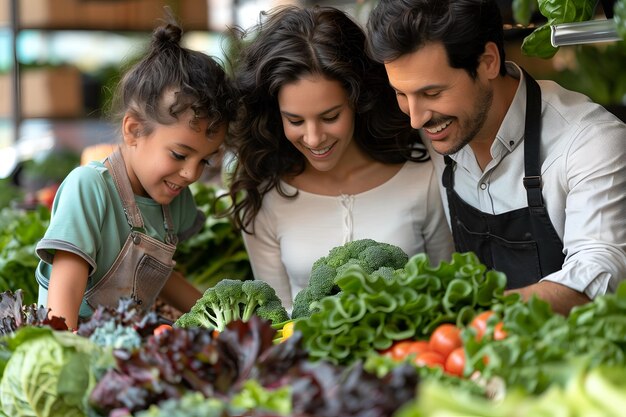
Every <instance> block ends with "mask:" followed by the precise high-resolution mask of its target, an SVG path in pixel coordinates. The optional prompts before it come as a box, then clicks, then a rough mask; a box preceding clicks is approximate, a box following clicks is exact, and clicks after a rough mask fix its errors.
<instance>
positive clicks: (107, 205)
mask: <svg viewBox="0 0 626 417" xmlns="http://www.w3.org/2000/svg"><path fill="white" fill-rule="evenodd" d="M135 201H136V203H137V206H138V208H139V210H140V211H141V215H142V217H143V221H144V227H145V233H146V234H148V235H150V236H152V237H154V238H157V239H159V240H161V241H165V223H164V219H163V211H162V208H161V205H160V204H158V203H157V202H156V201H154V200H152V199H151V198H147V197H141V196H137V195H136V196H135ZM170 211H171V215H172V222H173V223H174V233H175V234H176V235H178V239H179V242H181V241H183V240H186V239H187V238H189V237H190V236H192V235H193V234H195V233H196V232H198V231H199V230H200V228H201V227H202V225H203V222H204V215H203V214H202V212H201V211H199V210H198V209H197V208H196V204H195V202H194V199H193V196H192V194H191V191H190V190H189V189H188V188H186V189H185V190H183V192H181V193H180V194H179V195H178V196H177V197H176V198H175V199H174V200H173V201H172V202H171V203H170ZM129 234H130V225H129V224H128V221H127V219H126V215H125V214H124V209H123V207H122V201H121V199H120V196H119V194H118V192H117V189H116V188H115V184H114V182H113V177H111V174H110V173H109V171H108V169H107V168H106V166H105V165H104V164H103V163H102V162H91V163H89V164H88V165H85V166H82V167H78V168H75V169H74V170H73V171H72V172H70V173H69V175H68V176H67V177H66V178H65V180H64V181H63V183H62V184H61V186H60V187H59V189H58V191H57V195H56V198H55V201H54V205H53V207H52V217H51V219H50V225H49V227H48V229H47V230H46V233H45V235H44V236H43V238H42V239H41V240H40V241H39V243H38V244H37V247H36V251H37V255H38V256H39V258H40V259H41V260H40V262H39V265H38V267H37V270H36V272H35V276H36V279H37V282H38V283H39V287H40V290H39V291H40V295H39V304H42V305H47V288H48V282H49V281H50V273H51V270H52V265H51V264H52V259H53V257H54V252H55V251H56V250H64V251H67V252H72V253H75V254H76V255H78V256H80V257H82V258H83V259H84V260H85V261H86V262H87V263H88V264H89V266H90V268H89V278H88V281H87V288H88V289H89V288H91V287H93V286H94V285H95V284H96V283H97V282H98V281H99V280H100V279H101V278H102V277H103V276H104V275H105V274H106V273H107V271H108V270H109V269H110V268H111V265H113V262H114V261H115V259H116V258H117V256H118V254H119V253H120V251H121V250H122V247H123V246H124V243H125V242H126V238H127V237H128V235H129ZM91 313H92V311H91V309H90V308H89V306H88V305H87V303H86V302H85V301H84V300H83V303H82V305H81V309H80V313H79V315H80V316H81V317H88V316H89V315H91Z"/></svg>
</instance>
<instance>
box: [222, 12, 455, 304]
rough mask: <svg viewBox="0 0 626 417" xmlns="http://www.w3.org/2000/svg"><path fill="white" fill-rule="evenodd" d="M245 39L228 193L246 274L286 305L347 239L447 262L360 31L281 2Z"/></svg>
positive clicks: (443, 230)
mask: <svg viewBox="0 0 626 417" xmlns="http://www.w3.org/2000/svg"><path fill="white" fill-rule="evenodd" d="M252 33H253V35H256V37H255V38H254V40H253V42H252V43H251V44H250V45H249V46H248V47H247V48H245V49H244V51H243V54H242V55H241V59H240V61H239V62H237V63H236V68H237V77H236V78H237V87H238V89H239V92H240V93H241V96H240V103H239V104H240V106H241V108H242V109H243V111H242V113H241V114H242V117H241V118H240V119H238V120H237V122H236V123H235V125H234V126H233V127H234V129H233V137H232V139H233V140H234V147H235V149H236V153H237V164H236V168H235V172H234V176H233V179H232V182H231V197H232V198H233V199H234V200H237V204H236V205H235V206H234V208H233V214H234V217H235V221H236V222H237V225H238V226H239V227H240V228H241V229H243V230H244V231H245V232H246V233H244V239H245V243H246V247H247V249H248V253H249V256H250V261H251V264H252V269H253V272H254V275H255V278H256V279H261V280H264V281H267V282H269V283H270V284H271V285H272V286H273V287H274V288H275V289H276V292H277V294H278V295H279V296H280V297H281V299H282V301H283V303H284V305H285V306H286V307H287V308H290V307H291V306H292V300H293V298H295V295H296V294H297V293H298V292H299V291H300V290H301V289H302V288H303V287H304V286H306V285H307V282H308V280H309V274H310V272H311V266H312V264H313V262H314V261H315V260H317V259H318V258H320V257H322V256H325V255H327V254H328V251H329V250H330V249H331V248H333V247H335V246H339V245H342V244H344V243H346V242H348V241H351V240H356V239H363V238H371V239H374V240H377V241H380V242H386V243H391V244H394V245H396V246H399V247H401V248H402V249H403V250H404V251H405V252H407V254H409V255H413V254H416V253H419V252H426V253H428V255H429V256H430V259H431V260H432V261H433V262H438V261H440V260H442V259H449V257H450V255H451V253H452V249H453V244H452V239H451V235H450V230H449V228H448V225H447V223H446V218H445V215H444V211H443V208H442V204H441V199H440V196H439V188H438V186H437V178H436V177H435V175H434V172H433V166H432V164H431V162H430V160H428V158H427V157H426V153H425V151H424V150H423V147H421V144H418V143H417V142H419V138H418V136H417V134H416V133H414V132H413V131H412V130H411V128H410V125H409V121H408V118H407V117H406V116H405V115H404V114H402V113H401V112H400V110H399V108H398V105H397V102H396V98H395V93H394V91H393V90H392V89H391V88H390V86H389V84H388V81H387V77H386V74H385V68H384V67H383V65H380V64H376V63H375V62H373V61H372V60H370V59H369V58H368V57H367V56H366V54H365V35H364V33H363V31H362V29H361V28H360V27H359V26H358V25H357V24H356V23H355V22H354V21H353V20H351V19H350V18H349V17H348V16H347V15H346V14H345V13H343V12H341V11H340V10H337V9H334V8H319V7H315V8H308V9H304V8H298V7H288V8H281V9H277V10H276V11H275V12H273V13H271V14H269V16H268V17H267V19H266V20H265V21H264V22H261V24H260V25H259V26H258V27H256V28H255V30H254V31H253V32H252ZM242 36H243V37H244V38H245V37H246V36H247V34H245V33H243V34H242ZM416 144H417V145H420V146H416Z"/></svg>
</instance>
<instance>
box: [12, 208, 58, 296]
mask: <svg viewBox="0 0 626 417" xmlns="http://www.w3.org/2000/svg"><path fill="white" fill-rule="evenodd" d="M49 223H50V210H48V209H47V208H46V207H43V206H39V207H37V209H36V210H32V211H26V210H18V209H10V208H5V209H2V210H0V224H1V225H2V228H0V292H4V291H9V290H10V291H15V290H17V289H21V290H22V291H23V297H24V304H32V303H35V302H36V301H37V293H38V291H39V287H38V285H37V281H36V280H35V270H36V269H37V265H38V264H39V258H38V257H37V255H36V254H35V246H36V245H37V242H39V240H40V239H41V238H42V237H43V235H44V233H45V232H46V229H47V228H48V224H49Z"/></svg>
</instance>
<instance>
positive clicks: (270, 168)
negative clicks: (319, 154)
mask: <svg viewBox="0 0 626 417" xmlns="http://www.w3.org/2000/svg"><path fill="white" fill-rule="evenodd" d="M262 17H263V18H264V19H263V20H262V22H261V23H260V24H259V25H257V26H256V27H254V28H253V29H252V31H250V32H244V31H239V32H238V37H239V38H240V39H245V38H247V37H248V36H253V37H254V38H253V40H252V42H251V43H250V44H249V45H248V46H247V47H245V48H244V49H243V51H242V52H241V54H240V57H239V61H236V62H235V80H236V87H237V88H238V90H239V94H240V95H239V110H240V114H239V117H238V119H237V121H236V122H235V123H234V124H233V126H232V131H231V135H232V136H231V138H230V139H231V141H232V142H233V144H234V148H235V150H236V158H237V162H236V168H235V170H234V174H233V177H232V181H231V185H230V196H231V198H232V199H233V201H236V203H235V204H234V206H233V207H232V209H231V210H232V211H231V214H233V215H234V216H233V217H234V219H233V220H234V222H235V224H236V226H237V227H238V228H240V229H242V230H244V231H246V232H249V233H251V232H253V230H250V228H249V226H250V225H251V224H252V222H253V221H254V218H255V216H256V214H257V213H258V212H259V210H260V208H261V203H262V200H263V196H264V195H265V194H266V193H267V192H269V191H270V190H272V189H273V188H274V187H276V188H277V190H278V192H279V193H280V194H281V195H282V196H285V197H295V196H296V195H297V194H296V195H287V194H286V192H285V191H284V190H283V189H282V187H281V185H280V179H281V178H283V177H284V176H287V175H290V176H293V175H298V174H300V173H302V172H303V171H304V168H305V163H306V159H305V157H304V155H302V153H300V151H298V150H297V149H296V148H295V147H294V146H293V145H292V144H291V143H290V142H289V141H288V140H287V138H286V137H285V134H284V131H283V125H282V121H281V117H280V110H279V106H278V99H277V96H278V92H279V90H280V88H281V87H283V86H284V85H285V84H288V83H292V82H294V81H297V80H299V79H301V78H302V77H304V76H307V75H322V76H324V77H325V78H328V79H331V80H337V81H339V82H340V83H341V84H342V86H343V87H344V88H345V90H346V93H347V95H348V100H349V101H350V103H351V106H352V108H353V109H354V111H355V129H354V140H355V142H356V143H357V144H358V146H359V147H361V148H362V149H363V150H364V151H365V152H366V153H367V154H368V155H369V156H371V157H372V158H373V159H375V160H377V161H380V162H384V163H401V162H404V161H407V160H426V159H428V156H427V154H426V152H425V150H424V149H423V147H421V146H420V145H421V143H420V139H419V137H418V135H417V133H416V132H415V131H413V130H412V129H411V127H410V123H409V119H408V117H407V116H406V115H405V114H403V113H402V112H401V111H400V109H399V107H398V104H397V101H396V97H395V92H394V91H393V89H392V88H391V87H390V86H389V82H388V79H387V74H386V72H385V68H384V66H383V65H382V64H378V63H376V62H374V61H373V60H371V59H370V58H369V57H368V56H367V54H366V51H365V48H366V40H365V33H364V31H363V30H362V29H361V27H360V26H359V25H358V24H357V23H355V22H354V21H353V20H352V19H351V18H350V17H349V16H348V15H346V14H345V13H344V12H342V11H340V10H338V9H335V8H331V7H312V8H300V7H294V6H292V7H282V8H278V9H274V11H272V12H269V13H264V14H262ZM416 147H417V149H416Z"/></svg>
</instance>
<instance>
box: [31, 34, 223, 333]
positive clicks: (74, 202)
mask: <svg viewBox="0 0 626 417" xmlns="http://www.w3.org/2000/svg"><path fill="white" fill-rule="evenodd" d="M181 36H182V30H181V28H180V27H178V26H177V25H176V24H175V23H168V24H166V25H165V26H162V27H159V28H157V29H156V30H155V31H154V32H153V36H152V42H151V45H150V50H149V52H148V53H147V55H146V56H145V57H144V58H143V59H142V60H141V61H140V62H139V63H137V64H136V65H135V66H134V67H133V68H131V69H130V71H129V72H128V73H126V75H125V76H124V78H123V79H122V81H121V83H120V85H119V86H118V91H117V93H118V96H117V97H116V104H117V106H116V107H117V110H118V112H119V113H118V114H119V116H120V118H121V133H122V137H123V141H122V143H121V144H120V146H119V148H118V149H117V150H116V151H115V152H113V153H112V154H111V155H110V156H109V157H108V158H107V159H106V160H105V161H104V162H103V163H101V162H91V163H89V164H88V165H86V166H83V167H79V168H76V169H75V170H73V171H72V172H71V173H70V174H69V175H68V176H67V178H66V179H65V181H64V182H63V184H62V185H61V187H60V188H59V190H58V193H57V196H56V199H55V202H54V206H53V212H52V219H51V222H50V226H49V228H48V230H47V232H46V234H45V236H44V237H43V239H42V240H41V241H40V242H39V244H38V245H37V254H38V256H39V257H40V258H41V261H40V263H39V266H38V268H37V271H36V278H37V281H38V283H39V285H40V295H39V303H40V304H42V305H44V306H46V305H47V307H48V308H49V309H50V314H52V315H55V316H60V317H65V319H66V323H67V325H68V327H70V328H76V327H77V325H78V322H79V317H86V316H89V315H90V314H91V313H92V312H93V310H94V309H95V308H96V307H97V306H98V305H100V304H103V305H111V306H116V305H117V303H118V300H119V299H120V298H121V297H133V298H134V299H136V301H137V303H138V304H140V305H141V306H142V307H145V308H149V307H150V306H151V305H152V304H153V303H154V301H155V299H156V297H157V296H160V297H161V298H162V299H163V300H164V301H165V302H167V303H168V304H170V305H172V306H173V307H175V308H177V309H179V310H181V311H188V310H189V309H190V308H191V306H192V305H193V304H194V303H195V301H196V300H197V298H198V297H200V296H201V294H200V292H199V291H198V290H197V289H196V288H194V287H193V286H192V285H190V284H189V283H188V282H187V281H186V280H185V278H184V277H183V276H182V275H180V274H179V273H177V272H174V271H173V267H174V265H175V262H174V261H173V260H172V257H173V254H174V251H175V249H176V244H177V242H179V241H182V240H184V239H187V238H188V237H190V236H191V235H193V234H194V233H196V232H197V231H198V230H199V229H200V227H201V226H202V224H203V221H204V216H203V214H202V213H201V212H200V211H199V210H198V209H197V208H196V206H195V203H194V200H193V197H192V195H191V192H190V191H189V188H188V186H189V184H191V183H193V182H195V181H196V180H198V178H199V177H200V175H201V174H202V172H203V170H204V168H205V167H206V166H207V165H209V163H210V161H211V157H212V156H213V155H215V154H216V153H217V152H218V150H219V148H220V146H221V145H222V142H223V141H224V138H225V135H226V129H227V125H228V122H229V120H231V119H232V118H233V117H234V112H235V107H234V101H233V99H232V97H233V96H232V89H231V87H230V85H229V82H228V80H227V79H226V77H225V74H224V71H223V70H222V68H221V67H220V66H219V65H218V64H217V63H216V62H215V61H214V60H213V59H212V58H210V57H208V56H207V55H205V54H203V53H201V52H197V51H192V50H189V49H185V48H183V47H181V46H180V39H181Z"/></svg>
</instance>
